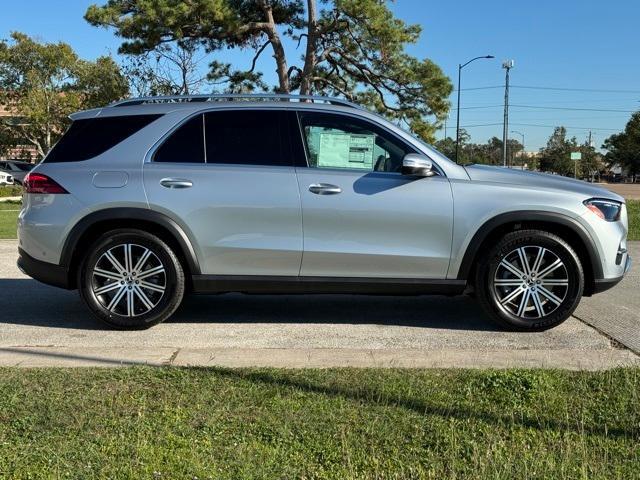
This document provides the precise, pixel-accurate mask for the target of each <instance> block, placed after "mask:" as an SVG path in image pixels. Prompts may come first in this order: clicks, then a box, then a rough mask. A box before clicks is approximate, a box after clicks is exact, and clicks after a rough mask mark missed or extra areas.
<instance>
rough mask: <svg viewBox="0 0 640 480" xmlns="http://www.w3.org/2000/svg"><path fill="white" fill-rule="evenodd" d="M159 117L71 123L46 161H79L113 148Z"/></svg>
mask: <svg viewBox="0 0 640 480" xmlns="http://www.w3.org/2000/svg"><path fill="white" fill-rule="evenodd" d="M160 116H161V115H126V116H117V117H96V118H87V119H83V120H76V121H74V122H73V123H72V124H71V126H70V127H69V129H68V130H67V132H66V133H65V134H64V135H63V136H62V138H61V139H60V140H59V141H58V143H56V144H55V146H54V147H53V148H52V149H51V151H50V152H49V154H48V155H47V157H46V158H45V162H49V163H59V162H80V161H82V160H89V159H90V158H93V157H96V156H98V155H100V154H102V153H104V152H106V151H107V150H109V149H110V148H112V147H114V146H116V145H117V144H119V143H120V142H122V141H123V140H125V139H126V138H129V137H130V136H131V135H133V134H134V133H136V132H137V131H138V130H141V129H142V128H144V127H146V126H147V125H149V124H150V123H151V122H153V121H154V120H156V119H157V118H159V117H160Z"/></svg>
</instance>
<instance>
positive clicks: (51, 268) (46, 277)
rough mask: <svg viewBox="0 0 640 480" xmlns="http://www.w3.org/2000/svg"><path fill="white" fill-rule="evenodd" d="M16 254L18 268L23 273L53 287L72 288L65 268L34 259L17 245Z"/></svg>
mask: <svg viewBox="0 0 640 480" xmlns="http://www.w3.org/2000/svg"><path fill="white" fill-rule="evenodd" d="M18 254H19V256H18V262H17V263H18V268H19V269H20V271H21V272H22V273H24V274H25V275H29V276H30V277H31V278H33V279H35V280H38V281H39V282H42V283H46V284H47V285H52V286H54V287H59V288H66V289H67V290H70V289H71V288H72V287H71V285H70V282H69V272H68V271H67V269H66V268H64V267H62V266H60V265H55V264H53V263H47V262H43V261H41V260H36V259H35V258H33V257H32V256H30V255H29V254H28V253H27V252H25V251H24V250H23V249H21V248H20V247H18Z"/></svg>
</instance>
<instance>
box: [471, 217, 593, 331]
mask: <svg viewBox="0 0 640 480" xmlns="http://www.w3.org/2000/svg"><path fill="white" fill-rule="evenodd" d="M475 285H476V290H477V293H478V295H477V297H478V301H479V302H480V304H481V305H482V307H483V308H484V309H485V311H486V312H487V313H488V314H489V315H490V316H491V318H493V320H495V321H496V322H497V323H499V324H500V325H502V326H504V327H506V328H510V329H514V330H524V331H539V330H546V329H548V328H552V327H555V326H556V325H559V324H560V323H562V322H563V321H565V320H566V319H567V318H569V316H570V315H571V314H572V313H573V311H574V310H575V309H576V307H577V306H578V303H579V302H580V298H581V297H582V292H583V289H584V274H583V270H582V265H581V263H580V259H579V257H578V255H577V254H576V253H575V251H574V250H573V249H572V248H571V246H570V245H569V244H568V243H567V242H565V241H564V240H563V239H562V238H560V237H558V236H557V235H554V234H552V233H549V232H545V231H541V230H521V231H516V232H512V233H509V234H507V235H505V236H504V237H503V238H502V239H501V240H500V241H499V242H498V244H497V245H496V246H495V247H493V248H492V249H491V251H490V252H489V254H488V255H486V256H484V257H483V258H482V259H481V260H480V262H479V264H478V267H477V269H476V279H475Z"/></svg>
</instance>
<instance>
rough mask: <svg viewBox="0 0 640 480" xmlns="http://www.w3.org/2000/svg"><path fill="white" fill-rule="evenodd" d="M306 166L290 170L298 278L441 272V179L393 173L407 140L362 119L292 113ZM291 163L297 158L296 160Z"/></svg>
mask: <svg viewBox="0 0 640 480" xmlns="http://www.w3.org/2000/svg"><path fill="white" fill-rule="evenodd" d="M298 116H299V121H300V126H301V129H302V135H301V137H302V141H303V142H304V149H302V148H300V149H294V151H295V150H299V151H300V153H299V154H303V153H302V152H303V151H304V155H306V157H307V158H306V160H307V165H308V167H306V168H305V167H298V168H297V175H298V186H299V189H300V196H301V199H302V214H303V225H304V254H303V259H302V268H301V273H300V274H301V275H302V276H314V277H315V276H322V277H360V278H362V277H367V278H426V279H444V278H446V275H447V268H448V265H449V256H450V253H451V238H452V231H453V198H452V193H451V188H450V185H449V181H448V180H447V178H446V177H444V176H440V175H437V176H433V177H429V178H420V177H413V176H406V175H402V174H401V173H400V169H401V166H402V158H403V157H404V155H405V154H407V153H411V152H413V153H415V150H414V149H413V147H411V146H410V145H407V144H406V143H405V142H404V141H402V140H401V139H399V138H398V137H396V136H395V135H394V134H392V133H391V132H389V131H387V130H385V129H382V128H380V127H379V126H377V125H374V124H373V123H370V122H369V121H368V120H365V119H362V118H358V117H355V116H351V115H346V114H335V113H321V112H299V113H298ZM297 164H298V165H299V164H300V162H298V163H297Z"/></svg>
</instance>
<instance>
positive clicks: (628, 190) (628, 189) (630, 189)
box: [599, 183, 640, 200]
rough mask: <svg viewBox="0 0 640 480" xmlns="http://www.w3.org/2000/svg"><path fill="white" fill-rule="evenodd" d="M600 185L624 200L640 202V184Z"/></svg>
mask: <svg viewBox="0 0 640 480" xmlns="http://www.w3.org/2000/svg"><path fill="white" fill-rule="evenodd" d="M599 185H600V186H602V187H604V188H606V189H608V190H611V191H612V192H616V193H617V194H618V195H622V196H623V197H624V198H627V199H633V200H640V183H601V184H599Z"/></svg>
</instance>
